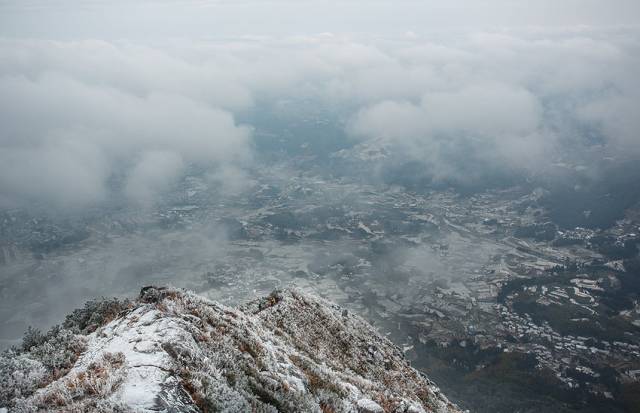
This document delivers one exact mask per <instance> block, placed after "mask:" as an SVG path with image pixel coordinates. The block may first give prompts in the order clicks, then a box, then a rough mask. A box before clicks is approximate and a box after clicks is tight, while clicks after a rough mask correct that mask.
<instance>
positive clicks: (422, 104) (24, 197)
mask: <svg viewBox="0 0 640 413" xmlns="http://www.w3.org/2000/svg"><path fill="white" fill-rule="evenodd" d="M639 50H640V37H639V36H638V31H637V30H636V29H633V28H629V27H625V28H611V27H608V28H604V27H584V26H577V27H554V28H531V27H529V28H520V29H501V30H490V31H487V30H483V31H478V30H470V31H442V32H439V33H436V34H434V33H429V34H420V33H415V32H407V33H404V34H402V35H388V36H379V35H378V36H374V35H365V34H362V35H337V34H331V33H324V34H319V35H308V36H287V37H270V36H261V37H246V36H245V37H236V38H219V39H216V40H207V41H205V40H200V41H191V40H189V41H187V40H184V39H183V40H170V41H169V40H167V39H164V41H162V42H142V41H140V42H130V41H122V40H120V41H103V40H100V41H99V40H65V41H53V40H24V39H15V38H14V39H10V38H5V39H3V40H0V56H2V59H0V108H1V110H0V124H1V125H2V127H1V128H0V194H2V195H0V202H1V203H2V204H3V205H21V204H24V203H30V202H34V201H35V202H44V203H50V204H53V205H56V206H83V205H91V204H94V203H99V202H102V201H104V200H105V198H108V197H109V196H110V195H111V193H110V191H112V188H111V187H110V186H109V185H110V183H111V182H113V180H114V177H115V178H117V179H120V180H122V182H123V184H122V185H121V187H122V189H121V190H122V192H123V194H124V195H125V196H126V197H127V198H128V199H130V200H132V201H135V202H139V203H142V204H148V203H150V202H152V201H153V199H154V197H156V196H157V195H158V194H160V193H162V191H163V190H165V189H166V188H168V187H169V186H170V185H171V183H173V182H175V181H176V180H177V179H179V178H180V176H181V174H182V173H183V172H184V171H185V168H187V167H188V166H189V165H200V166H203V167H206V168H208V169H210V174H209V176H210V177H211V180H212V182H218V183H225V182H226V183H228V187H229V188H231V189H232V190H234V191H237V190H240V189H241V188H242V187H244V186H246V184H247V183H248V182H250V177H249V176H248V175H247V172H246V169H247V167H251V166H252V165H253V163H252V162H253V160H254V159H255V158H256V157H255V155H256V154H255V153H254V151H253V149H252V148H253V144H252V125H251V118H250V117H247V116H245V115H246V114H247V113H248V112H250V111H253V112H260V111H261V110H262V109H263V108H264V107H277V106H278V104H279V103H280V102H286V101H294V102H295V101H306V102H315V103H314V104H317V105H318V106H319V107H323V108H329V110H330V111H332V112H333V113H339V114H340V115H339V116H338V117H339V118H340V119H342V120H343V124H341V125H340V127H341V128H344V129H345V131H346V132H347V134H348V135H349V136H350V137H351V138H352V141H351V142H350V143H351V144H355V143H358V142H377V141H380V140H382V141H384V143H385V144H386V145H390V146H391V147H392V148H393V149H394V150H395V151H397V153H399V154H401V155H400V156H405V157H406V159H407V160H408V161H418V162H420V163H422V165H423V167H424V169H425V170H429V171H430V173H432V174H435V175H437V176H438V177H440V178H442V179H443V180H445V181H446V180H448V179H449V180H450V179H451V178H453V180H465V179H468V178H469V176H468V175H470V174H471V175H473V174H475V173H476V172H475V171H473V170H469V168H466V167H464V164H465V163H468V162H470V160H472V161H473V162H475V163H476V164H477V165H479V167H482V166H483V165H496V164H499V165H505V168H506V169H508V170H515V171H521V172H523V173H539V172H540V171H543V170H544V169H545V168H546V167H547V166H548V165H549V164H551V163H553V162H566V161H567V160H575V159H576V158H579V156H581V155H580V154H582V153H587V152H588V153H593V150H592V149H593V147H594V145H598V147H599V148H600V149H599V150H598V151H599V153H601V154H602V156H614V157H616V156H621V157H636V156H638V155H640V138H639V136H638V134H639V132H640V124H639V123H638V117H637V115H636V111H637V107H638V106H639V104H640V84H639V82H638V81H637V75H636V74H637V73H638V72H640V59H639V58H638V57H637V56H639V55H640V54H638V51H639ZM239 118H242V119H245V120H244V121H243V122H244V123H241V122H239V121H238V120H237V119H239ZM300 139H301V141H302V140H304V139H305V137H300ZM461 165H462V166H461Z"/></svg>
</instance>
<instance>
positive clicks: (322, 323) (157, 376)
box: [0, 287, 459, 413]
mask: <svg viewBox="0 0 640 413" xmlns="http://www.w3.org/2000/svg"><path fill="white" fill-rule="evenodd" d="M130 304H131V305H130V306H129V307H128V310H127V311H122V312H121V313H120V314H118V316H117V317H116V318H115V319H113V320H111V321H109V322H106V324H104V325H102V326H99V327H98V328H97V329H96V330H95V331H93V332H92V333H90V334H88V335H86V336H84V339H83V340H84V341H83V343H85V346H84V347H83V348H84V350H83V351H82V353H81V354H79V356H78V358H77V360H76V361H75V363H74V364H73V366H72V367H71V368H70V369H69V370H68V371H67V372H66V373H65V374H64V375H62V376H61V377H53V380H52V381H51V382H49V383H48V384H46V380H43V383H42V386H43V387H41V388H39V389H38V390H36V391H35V392H33V390H31V393H30V394H29V393H27V394H26V395H25V394H24V393H22V396H20V397H17V398H13V399H10V400H0V405H1V404H2V403H6V404H7V405H8V406H9V407H12V409H11V411H34V410H53V411H104V412H107V411H131V410H135V411H166V412H198V411H203V412H212V411H224V412H244V411H254V412H276V411H283V412H302V411H304V412H307V411H309V412H323V413H324V412H354V413H355V412H367V413H379V412H416V413H417V412H441V413H444V412H458V411H459V410H458V409H457V408H456V407H455V406H454V405H453V404H451V403H450V402H449V401H448V400H447V399H446V398H445V397H444V396H442V395H441V393H440V391H439V390H438V389H437V387H435V385H434V384H433V383H432V382H430V381H429V380H428V379H426V378H425V377H424V376H423V375H422V374H420V373H419V372H417V371H416V370H414V369H413V368H411V367H410V366H409V364H408V363H407V361H406V360H405V359H404V357H403V355H402V353H401V351H400V350H399V349H398V348H397V347H395V346H394V345H393V344H392V343H391V342H389V341H388V340H387V339H385V338H383V337H382V336H380V335H379V334H378V333H377V332H376V331H375V330H374V329H373V328H372V327H371V326H370V325H369V324H367V323H366V322H365V321H364V320H362V319H361V318H360V317H358V316H355V315H353V314H351V313H349V312H345V311H343V310H342V308H340V307H338V306H336V305H334V304H332V303H330V302H328V301H325V300H323V299H321V298H318V297H315V296H313V295H309V294H306V293H303V292H302V291H299V290H295V289H294V290H285V291H276V292H274V293H272V294H271V295H269V296H268V297H265V298H262V299H258V300H255V301H252V302H250V303H247V304H245V305H243V306H241V307H238V308H231V307H226V306H223V305H220V304H217V303H215V302H212V301H209V300H206V299H204V298H202V297H199V296H197V295H195V294H192V293H189V292H185V291H181V290H177V289H172V288H156V287H145V288H143V289H142V291H141V293H140V296H139V298H138V299H137V300H135V301H134V302H133V303H130ZM21 357H26V358H28V357H29V353H28V352H27V353H24V354H22V355H21ZM45 384H46V385H45Z"/></svg>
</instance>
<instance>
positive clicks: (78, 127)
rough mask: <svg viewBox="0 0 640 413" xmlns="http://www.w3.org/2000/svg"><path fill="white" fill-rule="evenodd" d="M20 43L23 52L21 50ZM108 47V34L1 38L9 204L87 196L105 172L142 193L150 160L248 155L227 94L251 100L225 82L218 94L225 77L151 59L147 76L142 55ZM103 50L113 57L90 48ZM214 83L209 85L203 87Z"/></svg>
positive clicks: (172, 166) (1, 148)
mask: <svg viewBox="0 0 640 413" xmlns="http://www.w3.org/2000/svg"><path fill="white" fill-rule="evenodd" d="M22 46H26V47H24V48H22V49H20V50H22V51H23V53H21V52H18V48H21V47H22ZM50 48H53V49H55V50H56V51H51V50H50ZM112 48H114V46H109V45H104V44H102V43H98V44H93V47H90V46H89V45H87V44H84V43H81V44H76V43H72V44H51V43H49V42H44V43H41V42H34V43H26V44H25V43H22V42H9V43H7V42H5V43H4V44H3V50H5V51H6V52H5V53H4V56H7V57H8V58H7V59H4V65H2V67H1V69H0V107H1V108H2V111H1V113H0V124H2V128H1V129H0V158H1V160H2V162H1V164H0V176H1V178H0V189H1V192H2V194H3V199H2V201H3V202H4V203H6V204H12V203H13V204H20V203H24V202H31V201H36V202H44V203H52V204H53V205H57V206H64V207H68V206H70V205H77V206H83V205H89V204H92V203H96V202H100V201H101V200H103V199H105V198H106V197H107V196H108V188H107V181H108V179H109V178H110V177H111V176H114V175H125V176H129V179H131V180H132V182H129V183H128V184H126V185H127V193H128V194H127V195H131V193H132V192H138V193H142V192H143V191H140V190H138V189H139V188H140V186H141V185H143V184H144V182H146V181H149V180H150V179H151V178H152V177H151V176H150V172H149V171H150V169H152V168H153V164H157V165H156V166H155V167H156V168H160V166H164V167H167V168H168V169H166V170H163V171H160V170H159V171H158V172H159V176H163V175H162V174H163V173H165V174H166V173H167V171H169V170H170V171H172V173H173V174H176V173H177V172H178V171H179V170H180V169H181V168H179V167H178V166H177V165H178V164H181V163H182V162H184V163H195V164H200V165H222V164H227V163H230V164H234V165H236V167H240V166H242V165H244V164H245V163H247V162H249V160H250V159H251V156H252V154H251V148H250V143H251V140H250V129H249V128H248V127H246V126H240V125H238V124H237V123H236V122H235V120H234V116H233V114H232V113H231V112H229V111H228V110H227V109H224V108H222V107H221V106H223V105H222V104H223V102H226V103H227V107H238V106H242V107H244V106H245V105H246V104H247V102H242V103H238V102H239V101H238V100H237V98H238V97H237V96H235V94H234V92H229V90H228V89H229V88H227V89H222V90H221V91H220V94H219V95H218V94H217V93H215V91H217V90H218V89H217V87H216V85H217V82H219V80H215V81H212V82H208V80H207V79H208V78H207V76H203V77H201V78H198V77H197V76H195V77H194V76H193V73H192V72H198V70H201V69H199V68H195V69H193V70H191V71H190V70H186V69H185V70H184V73H181V74H178V72H179V71H174V72H173V73H172V72H171V70H169V74H170V75H168V74H167V72H165V70H166V68H165V66H164V65H159V66H156V65H155V64H156V63H157V62H156V61H154V60H153V59H151V61H149V62H148V63H149V64H150V66H149V67H148V68H147V72H148V74H149V76H148V77H149V78H151V80H148V79H146V78H145V77H144V76H143V75H142V72H141V69H140V68H139V67H138V66H139V65H138V64H137V63H136V61H137V60H144V56H141V55H139V54H136V53H134V55H135V56H136V57H132V58H129V57H127V56H128V55H127V54H126V53H125V54H123V53H120V52H113V51H111V49H112ZM105 49H108V50H107V51H108V53H110V54H111V57H108V58H102V57H101V58H97V59H94V58H92V57H89V58H86V57H84V56H85V55H86V54H89V55H92V54H93V56H94V57H95V56H96V55H98V56H99V55H102V54H104V53H105ZM57 51H60V53H58V52H57ZM159 53H160V52H157V53H150V54H151V55H154V54H159ZM147 54H149V53H147ZM142 55H144V53H142ZM76 57H77V58H76ZM120 59H122V62H121V61H120ZM94 60H96V61H94ZM176 66H177V67H180V66H187V64H186V63H182V64H176ZM98 67H99V70H98V69H97V68H98ZM94 69H96V70H94ZM202 70H204V69H202ZM180 76H182V78H184V79H186V80H185V82H184V83H182V82H181V81H180ZM214 77H215V76H214ZM145 79H146V80H145ZM169 79H172V80H171V81H169ZM198 83H199V84H200V86H201V87H197V86H196V85H197V84H198ZM185 85H186V86H185ZM209 88H211V93H209V92H205V91H207V90H209ZM243 90H244V89H243ZM227 93H228V94H229V99H225V98H224V95H225V94H227ZM245 95H247V94H246V93H245ZM247 96H248V95H247ZM159 153H163V154H164V155H163V156H159V155H158V154H159ZM154 154H155V155H154ZM177 159H180V162H178V161H177ZM127 169H130V171H128V170H127ZM172 178H175V176H174V177H172ZM163 179H164V178H161V179H160V180H163ZM151 187H152V188H150V190H149V192H148V194H147V195H149V194H151V193H155V192H156V190H157V189H159V188H160V187H162V185H159V184H158V182H156V181H153V182H152V185H151Z"/></svg>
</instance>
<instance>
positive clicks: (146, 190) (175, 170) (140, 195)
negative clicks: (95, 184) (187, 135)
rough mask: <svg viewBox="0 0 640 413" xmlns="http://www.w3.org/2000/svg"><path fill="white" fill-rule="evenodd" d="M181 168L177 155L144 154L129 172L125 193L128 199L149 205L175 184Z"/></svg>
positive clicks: (170, 153)
mask: <svg viewBox="0 0 640 413" xmlns="http://www.w3.org/2000/svg"><path fill="white" fill-rule="evenodd" d="M183 168H184V163H183V162H182V157H181V156H180V155H179V154H177V153H173V152H160V151H154V152H148V153H145V154H144V155H143V156H142V158H141V159H140V160H139V161H138V162H137V164H136V166H135V167H134V168H133V170H132V171H131V172H130V175H129V177H128V180H127V185H126V188H125V192H126V194H127V196H128V197H129V198H131V199H133V200H135V201H137V202H139V203H142V204H149V203H151V202H152V201H153V199H154V197H155V195H157V194H158V193H161V192H162V191H164V190H166V189H167V188H168V187H169V186H170V185H171V184H172V183H175V181H176V180H177V178H178V176H179V174H180V172H182V170H183Z"/></svg>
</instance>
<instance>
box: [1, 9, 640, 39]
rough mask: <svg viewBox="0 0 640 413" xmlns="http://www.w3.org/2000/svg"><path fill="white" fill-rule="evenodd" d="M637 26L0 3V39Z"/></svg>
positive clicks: (572, 20) (563, 13)
mask: <svg viewBox="0 0 640 413" xmlns="http://www.w3.org/2000/svg"><path fill="white" fill-rule="evenodd" d="M639 22H640V1H637V0H535V1H531V0H393V1H392V0H366V1H364V0H341V1H335V0H334V1H326V0H153V1H150V0H149V1H146V0H108V1H104V0H84V1H80V0H77V1H72V0H0V35H4V36H26V37H45V38H86V37H90V38H108V39H114V38H116V39H154V38H156V39H157V37H158V36H168V37H194V36H195V37H210V36H223V35H224V36H226V35H248V34H257V35H265V34H268V35H287V36H290V35H293V34H309V33H318V32H340V33H345V32H349V33H354V32H367V33H376V34H394V33H404V32H406V31H413V32H417V33H423V32H426V31H431V30H441V29H466V30H468V29H488V28H496V27H521V26H545V27H554V26H555V27H557V26H576V25H587V26H621V25H637V24H638V23H639Z"/></svg>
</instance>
